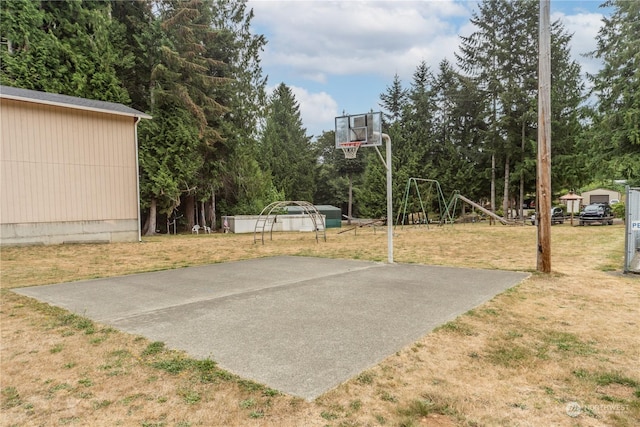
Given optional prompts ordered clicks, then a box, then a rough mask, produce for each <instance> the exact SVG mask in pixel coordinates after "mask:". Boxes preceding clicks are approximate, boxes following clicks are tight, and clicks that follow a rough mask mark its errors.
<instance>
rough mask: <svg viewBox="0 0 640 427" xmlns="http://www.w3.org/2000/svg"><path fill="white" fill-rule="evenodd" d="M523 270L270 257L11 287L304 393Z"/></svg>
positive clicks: (362, 366) (510, 282)
mask: <svg viewBox="0 0 640 427" xmlns="http://www.w3.org/2000/svg"><path fill="white" fill-rule="evenodd" d="M527 276H528V274H527V273H520V272H508V271H497V270H478V269H463V268H449V267H434V266H425V265H416V264H382V263H376V262H369V261H356V260H344V259H326V258H311V257H293V256H278V257H272V258H260V259H253V260H246V261H237V262H228V263H223V264H212V265H206V266H200V267H189V268H182V269H177V270H167V271H158V272H152V273H141V274H134V275H130V276H123V277H113V278H107V279H97V280H89V281H81V282H72V283H61V284H56V285H47V286H36V287H29V288H20V289H14V291H15V292H17V293H19V294H22V295H26V296H30V297H33V298H36V299H38V300H40V301H44V302H48V303H50V304H52V305H55V306H58V307H62V308H65V309H67V310H70V311H72V312H74V313H77V314H79V315H82V316H85V317H88V318H90V319H92V320H95V321H97V322H100V323H103V324H107V325H111V326H113V327H115V328H117V329H119V330H122V331H124V332H128V333H131V334H137V335H142V336H144V337H146V338H148V339H150V340H152V341H163V342H164V343H166V345H167V346H168V347H170V348H174V349H180V350H184V351H186V352H187V353H188V354H189V355H190V356H191V357H194V358H198V359H205V358H211V359H212V360H214V361H216V362H217V363H218V365H219V366H220V367H221V368H223V369H226V370H228V371H230V372H233V373H235V374H238V375H240V376H241V377H244V378H247V379H251V380H254V381H257V382H259V383H263V384H265V385H267V386H268V387H271V388H274V389H277V390H280V391H282V392H285V393H288V394H291V395H294V396H299V397H302V398H305V399H307V400H313V399H315V398H316V397H318V396H320V395H321V394H323V393H325V392H327V391H328V390H330V389H332V388H334V387H336V386H337V385H339V384H341V383H342V382H344V381H346V380H348V379H349V378H351V377H353V376H355V375H357V374H358V373H360V372H362V371H363V370H366V369H368V368H370V367H372V366H374V365H376V364H377V363H379V362H380V361H382V360H383V359H384V358H385V357H387V356H389V355H391V354H393V353H395V352H397V351H398V350H400V349H401V348H403V347H405V346H407V345H410V344H411V343H413V342H414V341H416V340H418V339H419V338H420V337H422V336H424V335H426V334H428V333H429V332H430V331H431V330H433V328H435V327H437V326H439V325H441V324H443V323H446V322H447V321H450V320H452V319H454V318H456V317H457V316H458V315H460V314H462V313H464V312H466V311H468V310H470V309H472V308H473V307H476V306H478V305H480V304H482V303H484V302H486V301H488V300H489V299H491V298H492V297H493V296H495V295H496V294H498V293H500V292H503V291H504V290H506V289H508V288H510V287H512V286H514V285H516V284H517V283H519V282H520V281H522V280H523V279H525V278H526V277H527Z"/></svg>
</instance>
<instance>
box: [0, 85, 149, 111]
mask: <svg viewBox="0 0 640 427" xmlns="http://www.w3.org/2000/svg"><path fill="white" fill-rule="evenodd" d="M0 98H6V99H13V100H17V101H25V102H34V103H36V104H46V105H54V106H57V107H66V108H76V109H79V110H88V111H96V112H99V113H107V114H118V115H121V116H131V117H140V118H143V119H150V118H151V116H150V115H148V114H145V113H143V112H142V111H138V110H135V109H133V108H130V107H127V106H126V105H122V104H118V103H115V102H106V101H97V100H95V99H87V98H79V97H77V96H68V95H60V94H57V93H49V92H40V91H37V90H30V89H20V88H16V87H11V86H0Z"/></svg>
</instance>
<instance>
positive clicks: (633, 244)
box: [624, 187, 640, 273]
mask: <svg viewBox="0 0 640 427" xmlns="http://www.w3.org/2000/svg"><path fill="white" fill-rule="evenodd" d="M638 224H640V188H631V187H627V200H626V218H625V225H626V236H625V246H626V248H625V249H626V250H625V256H624V271H625V272H633V273H640V230H639V229H638Z"/></svg>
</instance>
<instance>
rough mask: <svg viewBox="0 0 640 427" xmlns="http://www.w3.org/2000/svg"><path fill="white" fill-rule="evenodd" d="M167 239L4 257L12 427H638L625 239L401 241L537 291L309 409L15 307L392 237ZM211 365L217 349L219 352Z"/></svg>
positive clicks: (7, 404)
mask: <svg viewBox="0 0 640 427" xmlns="http://www.w3.org/2000/svg"><path fill="white" fill-rule="evenodd" d="M338 231H340V230H336V229H330V230H328V231H327V241H326V242H323V241H320V242H319V243H316V241H315V238H314V235H313V234H312V233H279V234H274V238H273V241H266V242H265V244H264V245H262V244H254V243H253V236H252V235H249V234H247V235H233V234H212V235H202V234H201V235H179V236H156V237H150V238H145V239H144V241H143V242H142V243H118V244H108V245H104V244H102V245H100V244H96V245H93V244H87V245H65V246H33V247H7V248H2V250H1V251H0V261H1V276H0V285H1V290H0V296H1V298H2V300H1V303H2V304H1V309H0V332H1V344H0V346H1V348H0V357H1V359H0V362H1V365H0V391H1V396H0V405H1V406H0V410H1V411H0V426H27V425H28V426H40V425H42V426H58V425H78V426H114V425H120V426H148V427H150V426H176V427H178V426H182V427H187V426H213V425H219V426H252V425H255V426H326V425H330V426H345V427H346V426H363V427H364V426H512V425H524V426H528V425H531V426H550V425H554V426H637V425H640V370H639V369H638V366H640V334H639V331H640V276H638V275H622V274H621V273H620V272H621V269H622V262H623V257H624V252H623V251H624V248H623V245H624V227H623V226H622V225H614V226H588V227H571V226H569V225H568V224H565V225H557V226H553V227H552V261H551V263H552V270H553V272H552V273H551V274H549V275H542V274H538V273H536V272H535V267H536V229H535V227H531V226H525V227H508V226H501V225H494V226H489V225H488V224H468V225H455V226H445V227H437V226H431V227H430V228H429V229H426V228H424V226H423V227H421V228H414V227H410V226H409V227H407V226H405V227H404V228H397V229H396V230H395V238H394V243H395V244H394V255H395V261H396V262H403V263H421V264H432V265H447V266H458V267H473V268H489V269H502V270H519V271H530V272H532V275H531V277H530V278H529V279H527V280H525V281H524V282H522V283H521V284H520V285H518V286H517V287H515V288H513V289H510V290H508V291H507V292H504V293H502V294H500V295H498V296H496V297H495V298H493V299H492V300H491V301H489V302H488V303H486V304H484V305H482V306H479V307H477V308H475V309H473V310H471V311H469V312H467V313H465V314H464V315H462V316H460V317H459V318H457V319H456V320H455V321H452V322H449V323H447V324H444V325H442V326H441V327H439V328H437V329H436V330H435V331H433V332H432V333H430V334H428V335H426V336H424V337H423V338H421V339H420V340H419V341H417V342H415V343H413V344H412V345H411V346H409V347H407V348H404V349H402V350H400V351H398V352H397V353H395V354H393V355H390V356H389V357H388V358H387V359H385V360H384V361H383V362H381V363H380V364H379V365H377V366H375V367H372V368H371V369H368V370H366V371H365V372H362V373H360V374H359V375H357V376H356V377H355V378H352V379H351V380H349V381H348V382H346V383H344V384H342V385H341V386H339V387H337V388H336V389H334V390H332V391H330V392H328V393H327V394H325V395H323V396H321V397H320V398H318V399H316V400H315V401H313V402H307V401H304V400H302V399H299V398H295V397H291V396H287V395H284V394H281V393H279V392H278V391H277V390H273V389H270V388H267V387H265V386H263V385H261V384H256V383H254V382H252V381H248V380H245V379H243V378H239V377H237V376H235V375H233V374H230V373H229V372H226V371H224V370H222V369H219V368H218V367H217V366H216V363H215V361H211V360H194V359H191V358H189V357H187V355H185V354H183V353H181V352H177V351H173V350H170V349H167V348H166V347H165V346H164V343H161V342H150V341H149V340H147V339H145V338H144V337H139V336H133V335H128V334H125V333H122V332H119V331H117V330H114V329H113V328H110V327H108V326H105V325H101V324H97V323H95V322H92V321H90V320H89V319H86V318H84V317H82V316H78V315H75V314H72V313H70V312H67V311H64V310H61V309H58V308H54V307H50V306H48V305H46V304H42V303H39V302H37V301H35V300H32V299H29V298H26V297H22V296H19V295H16V294H14V293H13V292H11V288H15V287H22V286H38V285H43V284H49V283H59V282H64V281H72V280H81V279H87V278H96V277H106V276H115V275H122V274H129V273H135V272H142V271H153V270H161V269H168V268H181V267H187V266H193V265H201V264H208V263H216V262H225V261H231V260H239V259H247V258H256V257H265V256H272V255H284V254H287V255H304V256H320V257H334V258H353V259H363V260H374V261H382V262H384V261H386V259H387V253H386V243H387V236H386V229H385V228H376V229H373V228H359V229H357V230H354V231H349V232H346V233H341V234H338ZM212 353H214V354H215V350H213V351H212Z"/></svg>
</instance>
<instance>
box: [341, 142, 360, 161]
mask: <svg viewBox="0 0 640 427" xmlns="http://www.w3.org/2000/svg"><path fill="white" fill-rule="evenodd" d="M361 145H362V143H361V142H359V141H352V142H341V143H340V148H342V152H343V153H344V158H345V159H355V158H356V154H357V153H358V148H360V146H361Z"/></svg>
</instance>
